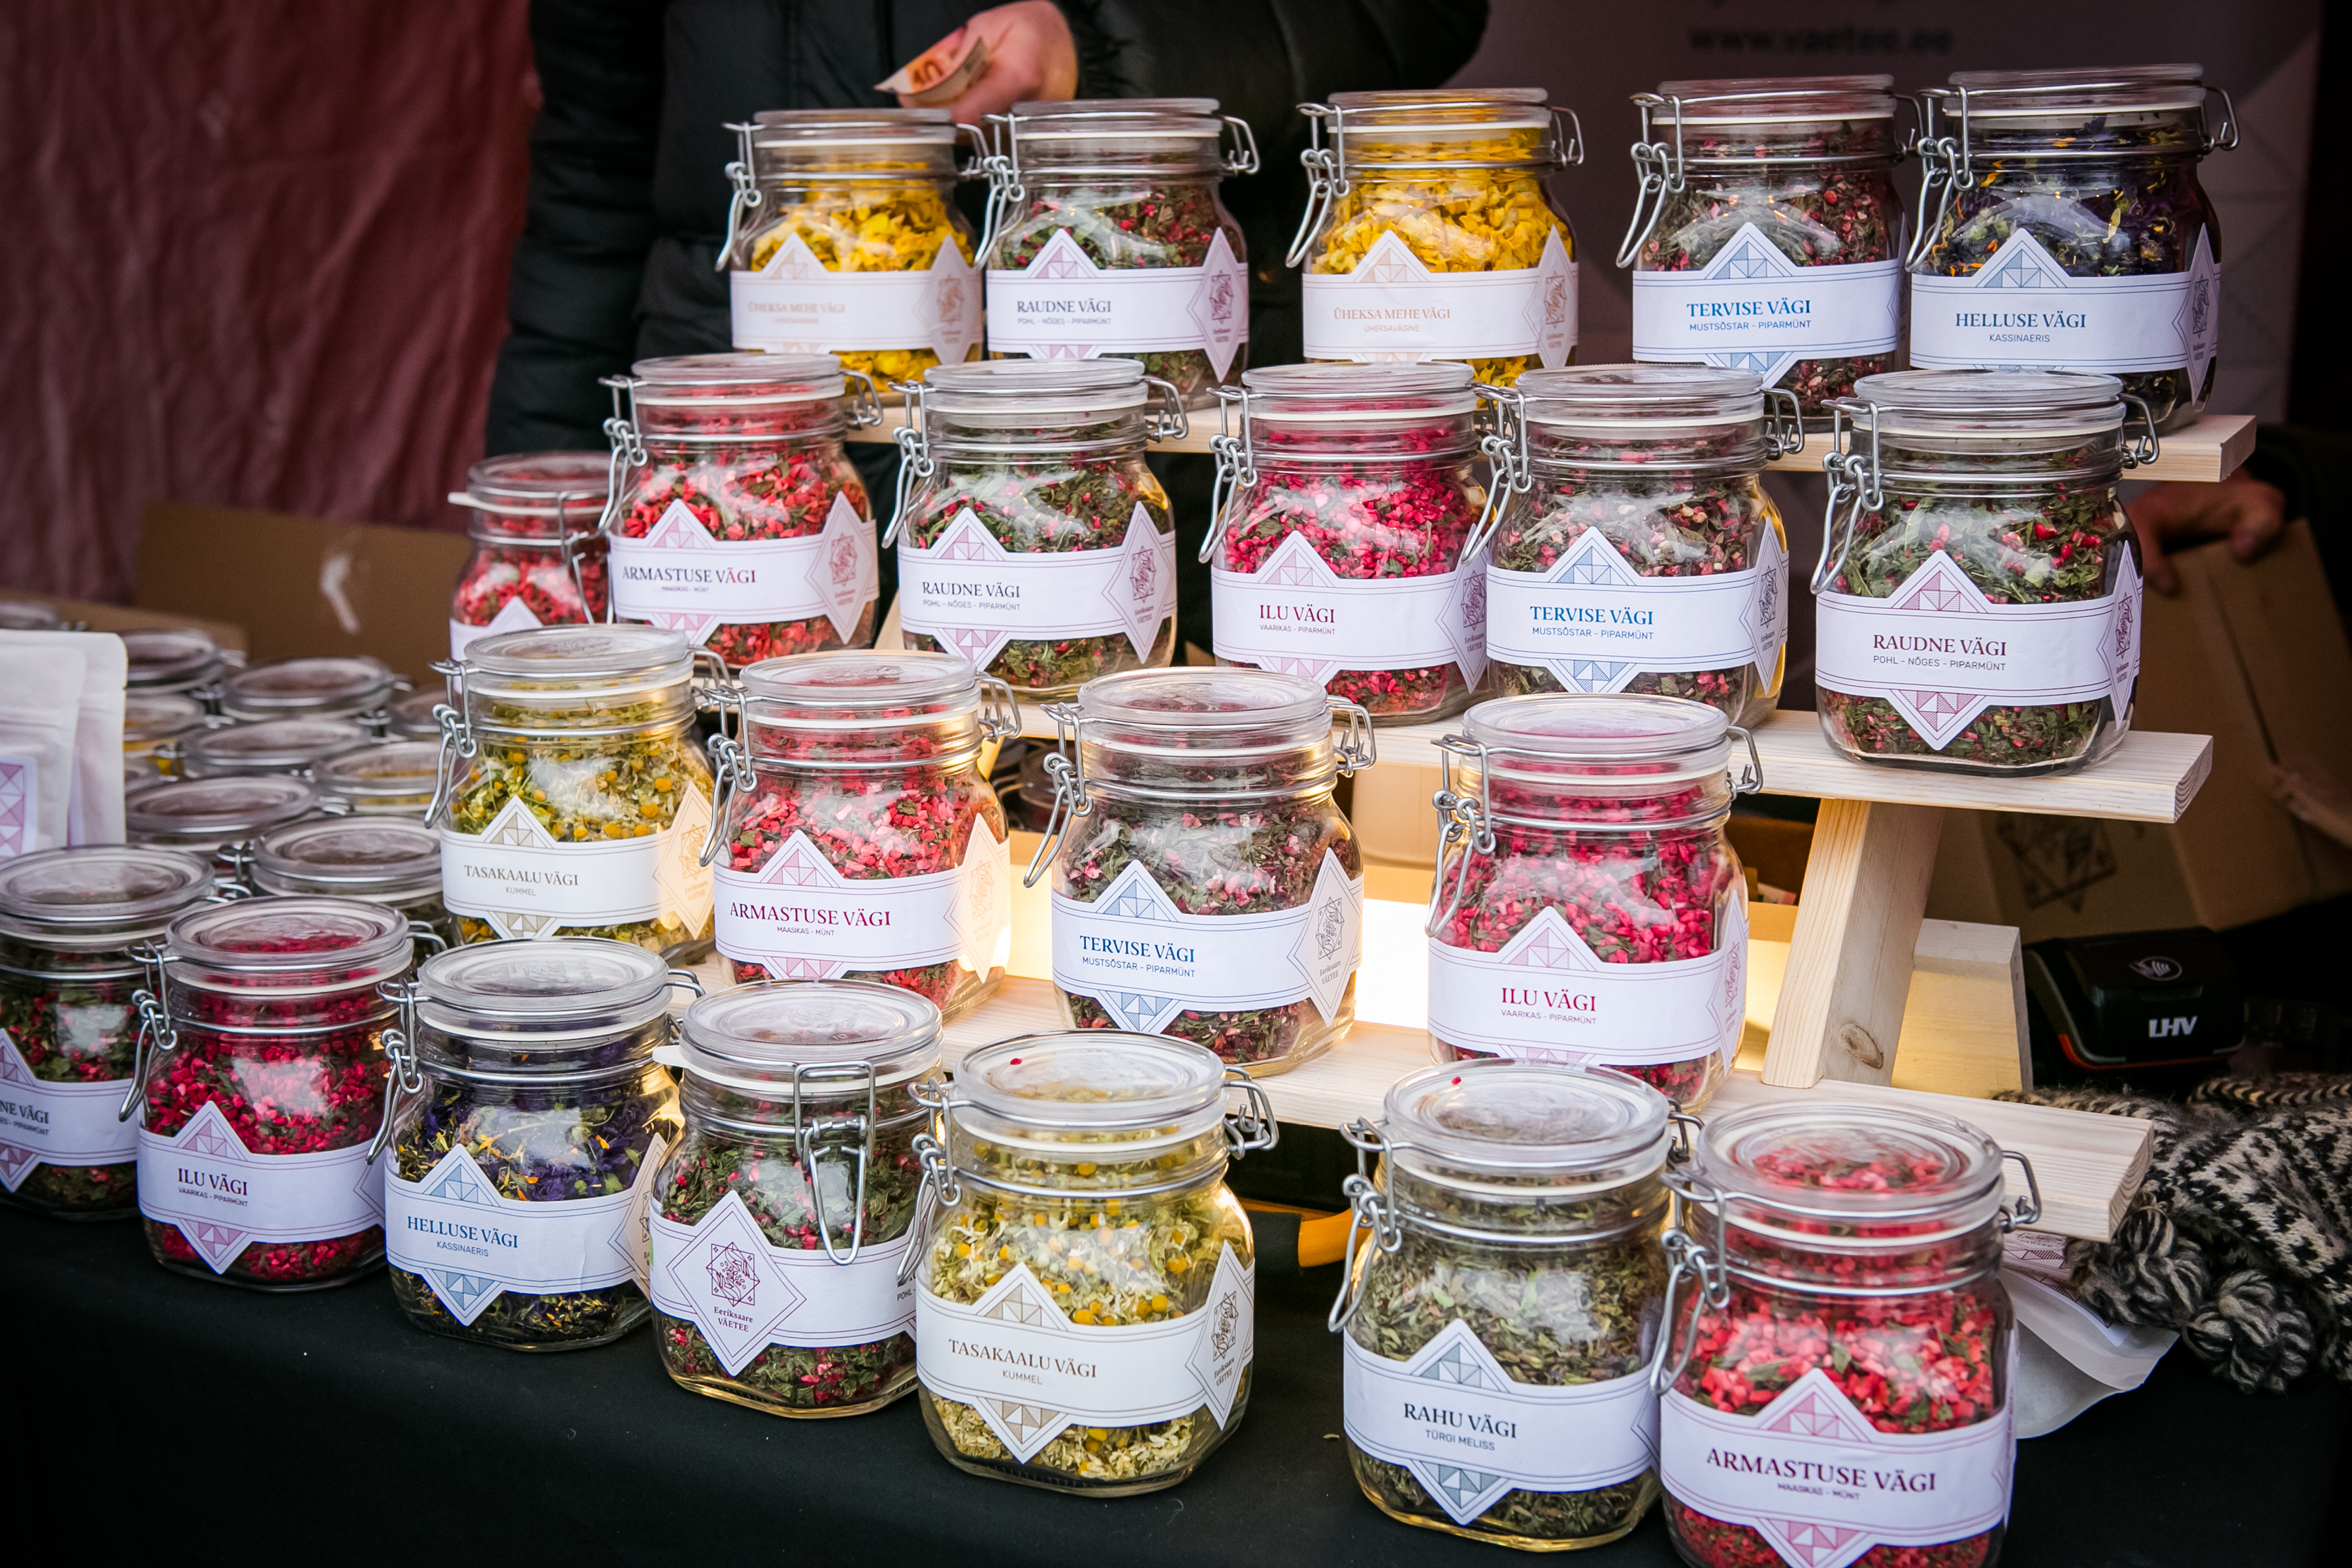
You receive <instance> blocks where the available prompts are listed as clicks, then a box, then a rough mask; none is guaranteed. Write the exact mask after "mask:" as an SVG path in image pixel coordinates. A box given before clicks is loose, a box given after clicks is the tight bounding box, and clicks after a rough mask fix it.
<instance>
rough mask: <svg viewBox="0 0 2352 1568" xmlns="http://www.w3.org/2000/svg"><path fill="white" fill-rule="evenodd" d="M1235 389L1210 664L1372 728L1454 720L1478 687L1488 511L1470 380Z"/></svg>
mask: <svg viewBox="0 0 2352 1568" xmlns="http://www.w3.org/2000/svg"><path fill="white" fill-rule="evenodd" d="M1242 379H1243V383H1244V386H1245V387H1246V388H1247V395H1246V396H1245V397H1244V398H1235V399H1228V401H1232V402H1238V403H1240V405H1241V408H1242V418H1243V421H1244V426H1245V429H1244V440H1243V442H1242V444H1241V445H1240V446H1239V447H1235V448H1234V449H1233V450H1227V451H1223V452H1222V453H1221V456H1220V459H1219V460H1220V462H1221V463H1222V464H1223V472H1224V479H1225V482H1226V483H1229V484H1232V485H1233V486H1234V489H1233V491H1232V494H1231V496H1230V498H1229V499H1228V500H1226V503H1225V506H1224V512H1223V517H1222V518H1220V519H1219V520H1217V521H1216V523H1215V525H1214V533H1213V540H1212V542H1211V544H1210V546H1209V549H1210V551H1211V552H1212V553H1211V554H1210V556H1209V557H1208V559H1209V560H1210V562H1211V570H1210V574H1209V583H1210V594H1211V596H1212V605H1213V611H1214V615H1215V626H1216V632H1215V641H1216V654H1217V658H1219V660H1221V661H1222V662H1224V663H1227V664H1244V665H1255V666H1257V667H1259V668H1267V669H1280V670H1286V671H1288V672H1290V673H1292V674H1295V675H1303V676H1306V677H1307V679H1312V680H1319V681H1321V682H1322V684H1323V689H1325V690H1326V691H1328V692H1329V693H1330V694H1331V695H1332V696H1333V697H1336V698H1338V699H1339V700H1341V701H1343V702H1353V703H1355V704H1356V705H1357V706H1359V707H1360V708H1362V709H1363V710H1365V711H1366V712H1368V713H1370V715H1371V716H1372V718H1373V720H1374V721H1375V722H1379V721H1392V722H1399V723H1403V722H1418V721H1425V720H1431V719H1438V718H1443V717H1444V716H1445V715H1447V714H1449V713H1454V712H1457V711H1459V710H1461V708H1462V707H1463V706H1464V704H1465V703H1466V702H1468V700H1469V698H1470V690H1471V688H1472V687H1474V686H1475V685H1476V684H1477V682H1478V679H1479V677H1480V676H1481V675H1482V674H1483V673H1484V671H1485V669H1486V614H1485V593H1486V584H1485V583H1484V581H1483V572H1484V567H1483V564H1482V563H1477V562H1465V560H1464V558H1463V548H1464V546H1465V544H1467V543H1468V542H1469V540H1470V534H1471V531H1472V530H1473V528H1474V527H1475V524H1476V523H1477V521H1478V518H1479V515H1480V510H1481V508H1482V507H1483V506H1484V505H1485V502H1486V490H1485V489H1483V488H1482V487H1481V486H1480V485H1479V484H1478V482H1477V479H1476V478H1475V476H1474V474H1473V472H1472V469H1471V461H1472V458H1474V457H1475V454H1476V443H1477V431H1476V427H1475V418H1474V416H1475V410H1476V406H1477V405H1476V402H1475V397H1474V395H1473V392H1472V388H1471V384H1470V371H1469V368H1468V367H1467V366H1464V365H1454V364H1430V365H1421V366H1412V367H1405V366H1398V365H1385V364H1384V365H1278V366H1275V367H1273V368H1271V369H1261V370H1255V371H1251V372H1249V373H1248V374H1245V375H1244V377H1243V378H1242ZM1244 465H1246V466H1244ZM1294 540H1295V541H1297V542H1296V543H1294V542H1293V541H1294ZM1373 585H1377V588H1375V587H1374V586H1373Z"/></svg>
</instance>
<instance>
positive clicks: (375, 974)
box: [164, 894, 412, 994]
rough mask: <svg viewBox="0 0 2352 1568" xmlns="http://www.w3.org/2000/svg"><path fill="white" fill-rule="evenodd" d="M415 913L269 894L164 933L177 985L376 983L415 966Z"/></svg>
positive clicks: (335, 987)
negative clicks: (411, 933) (410, 921)
mask: <svg viewBox="0 0 2352 1568" xmlns="http://www.w3.org/2000/svg"><path fill="white" fill-rule="evenodd" d="M411 956H412V939H411V937H410V936H409V931H408V920H407V917H406V916H404V915H403V914H402V913H401V912H400V911H399V910H394V909H390V908H387V907H386V906H384V905H383V904H371V903H363V902H362V901H360V900H356V899H324V898H306V897H287V896H282V895H278V894H264V895H262V896H260V897H258V898H251V899H239V900H236V902H234V903H226V904H215V905H213V906H211V907H209V908H206V909H200V910H194V911H192V912H190V913H188V914H184V915H182V916H181V917H180V918H179V919H177V920H175V921H173V922H172V924H171V927H170V929H169V930H168V931H166V932H165V933H164V959H165V961H166V963H168V964H169V966H170V974H171V979H172V982H173V985H174V986H191V987H194V988H195V989H197V990H205V991H235V992H238V993H241V994H252V993H254V992H256V991H271V992H278V993H281V994H282V993H287V992H294V991H306V992H317V991H352V990H362V989H373V987H374V986H375V985H376V984H378V983H379V982H381V981H385V980H389V979H391V978H392V977H393V976H394V975H396V974H398V973H401V972H402V971H403V970H404V969H406V968H407V967H408V963H409V960H410V958H411Z"/></svg>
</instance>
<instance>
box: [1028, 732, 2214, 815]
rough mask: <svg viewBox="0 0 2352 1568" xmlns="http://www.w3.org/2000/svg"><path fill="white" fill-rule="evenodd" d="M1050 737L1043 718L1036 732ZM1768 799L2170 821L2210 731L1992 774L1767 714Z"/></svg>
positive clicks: (1416, 759)
mask: <svg viewBox="0 0 2352 1568" xmlns="http://www.w3.org/2000/svg"><path fill="white" fill-rule="evenodd" d="M1460 728H1461V721H1459V720H1454V721H1451V722H1448V723H1444V724H1415V725H1407V726H1402V727H1399V728H1397V729H1393V730H1381V731H1376V732H1375V738H1376V740H1377V742H1378V744H1379V747H1380V760H1381V762H1382V763H1400V764H1404V763H1411V764H1417V765H1419V766H1422V767H1435V766H1436V765H1437V756H1438V753H1437V741H1438V739H1439V738H1440V737H1441V736H1443V735H1445V734H1448V733H1451V732H1458V731H1459V730H1460ZM1037 732H1038V733H1041V734H1046V735H1050V734H1052V733H1053V724H1052V722H1051V721H1045V727H1044V728H1043V729H1042V730H1041V731H1037ZM1756 751H1757V754H1758V755H1759V756H1760V757H1762V758H1763V760H1764V792H1765V793H1766V794H1767V795H1812V796H1817V797H1820V798H1822V799H1828V800H1875V801H1885V802H1888V803H1890V804H1893V805H1949V806H1967V807H1970V808H1973V809H1976V810H1992V811H2023V812H2034V813H2039V814H2042V815H2045V816H2097V817H2105V818H2108V819H2110V820H2112V821H2116V822H2178V821H2179V820H2180V814H2181V813H2182V812H2184V811H2187V810H2188V809H2189V802H2190V801H2191V800H2194V799H2195V798H2196V796H2197V791H2198V790H2199V789H2200V787H2201V786H2202V785H2203V784H2204V783H2205V779H2206V776H2207V775H2208V774H2210V773H2211V772H2212V771H2213V741H2212V738H2211V737H2210V736H2208V735H2173V734H2167V733H2164V732H2163V731H2152V730H2134V731H2131V732H2130V733H2128V734H2126V736H2125V737H2124V741H2123V744H2122V745H2121V746H2120V747H2118V748H2117V749H2116V753H2115V754H2114V755H2113V756H2111V757H2109V758H2108V759H2107V760H2106V761H2105V762H2103V763H2099V764H2098V765H2097V766H2095V767H2093V768H2089V769H2086V770H2084V772H2082V773H2073V774H2069V775H2067V776H2064V777H2061V778H2038V779H1993V778H1979V777H1976V776H1974V775H1969V774H1959V773H1935V772H1932V771H1929V770H1927V769H1924V768H1897V767H1882V766H1876V765H1874V764H1872V763H1857V762H1853V761H1851V760H1850V759H1848V758H1846V757H1844V756H1842V755H1840V754H1839V753H1838V752H1834V751H1832V749H1831V747H1830V743H1829V739H1828V737H1826V736H1824V735H1823V734H1822V726H1821V721H1820V720H1819V719H1818V718H1816V717H1815V716H1814V715H1812V714H1811V713H1795V712H1782V713H1775V714H1773V715H1772V716H1771V718H1769V719H1768V720H1766V721H1764V722H1763V723H1762V724H1759V725H1758V726H1757V728H1756Z"/></svg>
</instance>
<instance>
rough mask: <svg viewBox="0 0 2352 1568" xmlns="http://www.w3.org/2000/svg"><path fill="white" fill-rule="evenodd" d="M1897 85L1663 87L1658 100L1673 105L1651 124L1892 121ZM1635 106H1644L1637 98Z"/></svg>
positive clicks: (1870, 80)
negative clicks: (1677, 119) (1678, 117)
mask: <svg viewBox="0 0 2352 1568" xmlns="http://www.w3.org/2000/svg"><path fill="white" fill-rule="evenodd" d="M1894 88H1895V79H1894V78H1893V77H1891V76H1877V75H1865V76H1782V77H1724V78H1717V79H1706V80H1696V81H1662V82H1660V83H1659V84H1658V90H1657V94H1656V96H1657V97H1658V98H1660V99H1664V100H1669V101H1668V102H1666V103H1664V105H1659V106H1654V108H1653V112H1652V114H1651V120H1652V121H1654V123H1656V124H1659V125H1672V124H1674V123H1675V119H1676V115H1677V110H1676V109H1675V102H1676V101H1678V102H1679V103H1680V105H1681V108H1680V110H1679V114H1680V118H1681V121H1682V122H1683V123H1684V124H1685V125H1692V126H1698V125H1774V124H1780V125H1785V124H1790V123H1799V122H1803V121H1822V120H1892V119H1894V118H1895V92H1894ZM1634 101H1635V102H1640V101H1642V100H1641V99H1639V98H1637V99H1636V100H1634Z"/></svg>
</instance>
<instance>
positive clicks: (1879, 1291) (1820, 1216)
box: [1660, 1107, 2034, 1568]
mask: <svg viewBox="0 0 2352 1568" xmlns="http://www.w3.org/2000/svg"><path fill="white" fill-rule="evenodd" d="M2000 1166H2001V1159H2000V1151H1999V1150H1998V1149H1996V1148H1995V1147H1994V1146H1993V1145H1992V1143H1991V1142H1990V1140H1988V1139H1986V1138H1985V1136H1984V1135H1983V1134H1982V1133H1981V1132H1979V1131H1976V1130H1975V1129H1973V1128H1970V1127H1968V1126H1966V1125H1965V1124H1964V1123H1960V1122H1957V1121H1949V1120H1948V1119H1945V1118H1940V1117H1932V1116H1925V1115H1919V1114H1916V1113H1912V1112H1906V1111H1894V1110H1863V1109H1860V1108H1833V1109H1821V1108H1811V1107H1770V1108H1767V1107H1756V1108H1751V1109H1748V1110H1740V1111H1737V1112H1734V1113H1732V1114H1730V1115H1727V1116H1723V1117H1719V1118H1714V1119H1711V1120H1710V1122H1709V1125H1708V1126H1707V1128H1706V1131H1705V1132H1704V1133H1703V1134H1701V1137H1700V1150H1699V1152H1698V1156H1697V1159H1696V1163H1695V1164H1694V1166H1693V1167H1692V1178H1691V1182H1690V1184H1689V1186H1688V1192H1689V1194H1691V1195H1692V1197H1693V1199H1694V1201H1693V1202H1692V1203H1691V1204H1690V1205H1689V1208H1688V1217H1687V1218H1686V1219H1685V1222H1684V1223H1685V1224H1686V1225H1688V1226H1691V1229H1692V1233H1693V1236H1694V1238H1695V1239H1696V1240H1697V1241H1698V1242H1699V1243H1700V1244H1701V1245H1702V1246H1704V1247H1706V1248H1707V1249H1708V1250H1709V1252H1710V1254H1712V1255H1713V1256H1716V1257H1725V1256H1727V1261H1728V1263H1729V1265H1730V1273H1729V1277H1728V1279H1726V1280H1725V1281H1724V1282H1723V1285H1724V1289H1723V1293H1722V1295H1721V1296H1720V1297H1719V1298H1718V1297H1717V1295H1716V1294H1715V1293H1714V1292H1713V1291H1707V1292H1704V1293H1701V1294H1699V1295H1697V1296H1696V1297H1691V1296H1685V1297H1684V1298H1683V1299H1681V1300H1678V1301H1677V1302H1676V1303H1675V1310H1676V1313H1677V1316H1676V1318H1675V1321H1674V1325H1673V1330H1672V1344H1673V1345H1674V1347H1675V1356H1676V1357H1677V1358H1679V1356H1680V1355H1681V1353H1682V1347H1683V1346H1684V1345H1685V1344H1690V1345H1692V1346H1694V1347H1695V1348H1693V1349H1692V1351H1691V1352H1690V1354H1689V1358H1688V1360H1687V1362H1680V1361H1679V1360H1678V1361H1677V1363H1675V1365H1676V1371H1675V1378H1674V1383H1673V1386H1672V1391H1671V1392H1670V1393H1669V1394H1667V1395H1666V1398H1665V1404H1664V1412H1663V1424H1662V1429H1661V1446H1660V1467H1661V1470H1662V1473H1663V1479H1664V1484H1665V1489H1666V1492H1667V1499H1666V1522H1667V1526H1668V1528H1669V1530H1670V1531H1671V1532H1672V1534H1673V1537H1674V1541H1675V1547H1676V1549H1677V1550H1678V1551H1679V1552H1681V1554H1682V1556H1683V1559H1684V1561H1685V1562H1686V1563H1694V1564H1697V1565H1698V1568H1751V1565H1752V1568H1768V1565H1770V1564H1777V1563H1780V1562H1781V1561H1782V1560H1783V1553H1782V1552H1781V1551H1780V1544H1781V1543H1783V1542H1786V1541H1787V1540H1788V1538H1789V1533H1790V1531H1792V1530H1801V1529H1804V1528H1806V1527H1808V1526H1811V1527H1818V1528H1822V1529H1825V1530H1838V1531H1859V1532H1861V1533H1864V1534H1866V1535H1868V1536H1869V1537H1870V1538H1871V1539H1872V1541H1873V1544H1872V1545H1871V1546H1870V1547H1869V1549H1868V1550H1867V1551H1864V1552H1862V1553H1861V1554H1860V1555H1859V1556H1857V1557H1855V1558H1853V1561H1854V1562H1856V1563H1863V1564H1866V1565H1868V1568H1979V1565H1982V1564H1987V1563H1991V1562H1993V1561H1994V1560H1995V1559H1996V1558H1997V1557H1998V1555H1999V1553H2000V1540H2001V1536H2002V1533H2003V1531H2004V1528H2005V1521H2006V1519H2007V1516H2008V1511H2009V1484H2010V1476H2011V1471H2012V1470H2013V1468H2014V1466H2015V1440H2014V1438H2013V1436H2011V1416H2010V1396H2009V1387H2010V1380H2011V1378H2012V1377H2013V1376H2014V1375H2015V1373H2014V1361H2013V1357H2014V1346H2013V1344H2012V1343H2011V1316H2010V1306H2009V1299H2008V1296H2007V1293H2006V1292H2005V1291H2004V1290H2003V1289H2002V1288H2001V1284H2000V1277H1999V1268H2000V1237H2001V1234H2002V1232H2003V1231H2004V1230H2005V1229H2007V1228H2008V1226H2010V1224H2011V1216H2010V1215H2007V1214H2006V1213H2005V1212H2003V1211H2002V1210H2001V1208H2000V1200H2001V1175H2000ZM1718 1193H1719V1194H1723V1195H1724V1197H1725V1199H1726V1201H1727V1205H1728V1206H1727V1215H1728V1231H1729V1234H1728V1235H1722V1234H1718V1231H1717V1226H1716V1222H1715V1218H1714V1214H1713V1210H1712V1208H1711V1206H1710V1205H1712V1204H1713V1202H1714V1201H1715V1194H1718ZM1874 1215H1884V1216H1885V1217H1883V1218H1874ZM2032 1217H2034V1216H2033V1215H2031V1214H2027V1215H2021V1216H2019V1218H2021V1219H2022V1220H2031V1219H2032ZM1906 1243H1907V1245H1906ZM1725 1247H1728V1248H1729V1251H1728V1254H1727V1255H1726V1254H1725V1253H1724V1251H1723V1248H1725ZM1718 1300H1720V1303H1721V1304H1720V1305H1718V1304H1717V1301H1718ZM1694 1317H1695V1318H1696V1322H1695V1324H1694V1322H1693V1319H1694ZM1693 1329H1695V1337H1693V1336H1692V1335H1691V1333H1690V1331H1692V1330H1693ZM1783 1399H1790V1400H1795V1401H1801V1402H1804V1404H1805V1405H1807V1407H1808V1408H1809V1410H1810V1412H1811V1420H1810V1421H1809V1422H1807V1423H1805V1424H1803V1425H1801V1426H1790V1425H1788V1424H1787V1423H1777V1422H1775V1421H1774V1420H1772V1419H1771V1418H1770V1413H1771V1411H1772V1409H1773V1406H1774V1405H1777V1404H1778V1403H1779V1402H1780V1401H1781V1400H1783ZM1954 1434H1966V1435H1967V1436H1968V1440H1966V1441H1963V1442H1959V1443H1957V1444H1956V1443H1954V1442H1952V1441H1950V1438H1951V1436H1952V1435H1954ZM1930 1436H1937V1437H1938V1438H1939V1440H1938V1441H1937V1442H1936V1443H1934V1444H1932V1445H1927V1446H1924V1447H1923V1445H1922V1443H1921V1441H1920V1440H1921V1439H1923V1438H1927V1437H1930ZM1857 1452H1861V1453H1864V1454H1867V1455H1868V1456H1869V1457H1870V1462H1869V1463H1868V1464H1866V1465H1862V1466H1858V1467H1857V1466H1855V1465H1854V1460H1853V1456H1854V1454H1855V1453H1857ZM1727 1455H1728V1456H1731V1458H1729V1459H1728V1460H1727V1458H1725V1456H1727ZM1931 1455H1932V1457H1931ZM1809 1464H1810V1465H1812V1466H1814V1467H1816V1468H1814V1469H1813V1470H1811V1471H1807V1470H1804V1469H1803V1468H1801V1467H1803V1466H1806V1465H1809ZM1825 1464H1826V1465H1831V1466H1842V1467H1844V1468H1839V1469H1838V1470H1837V1472H1836V1473H1837V1475H1838V1476H1839V1477H1840V1478H1851V1479H1845V1480H1844V1484H1843V1485H1839V1484H1832V1485H1831V1486H1829V1487H1828V1488H1826V1489H1822V1488H1811V1489H1806V1490H1805V1492H1804V1493H1803V1494H1792V1493H1791V1491H1790V1489H1789V1488H1787V1487H1785V1486H1783V1485H1781V1484H1780V1481H1779V1480H1778V1479H1776V1478H1782V1477H1789V1476H1797V1475H1805V1474H1820V1473H1821V1471H1820V1468H1819V1467H1821V1466H1822V1465H1825ZM1882 1467H1884V1468H1882ZM1792 1512H1793V1514H1794V1518H1791V1517H1790V1516H1791V1513H1792ZM1848 1539H1851V1537H1850V1536H1849V1537H1848Z"/></svg>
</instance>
